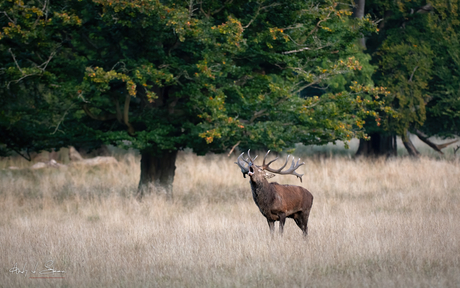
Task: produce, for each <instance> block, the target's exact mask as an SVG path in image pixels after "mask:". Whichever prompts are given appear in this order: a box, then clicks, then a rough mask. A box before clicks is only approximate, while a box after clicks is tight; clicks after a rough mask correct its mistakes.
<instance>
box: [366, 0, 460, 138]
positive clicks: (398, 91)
mask: <svg viewBox="0 0 460 288" xmlns="http://www.w3.org/2000/svg"><path fill="white" fill-rule="evenodd" d="M429 4H430V5H429V6H425V5H427V3H426V1H367V3H366V10H367V11H368V12H369V13H371V14H373V15H375V16H376V17H378V18H383V21H382V22H381V24H380V26H381V27H380V28H381V31H380V33H379V35H375V36H372V37H371V38H370V39H369V41H368V48H369V53H372V55H373V61H371V63H375V64H376V65H377V66H378V68H377V71H376V73H375V75H374V77H373V79H374V81H375V83H376V84H377V85H381V86H384V87H386V88H387V89H388V91H390V92H391V93H389V94H387V97H385V101H386V103H388V104H390V105H391V106H392V107H393V108H394V110H395V112H396V115H395V116H396V117H395V118H394V119H391V121H390V123H389V125H388V126H387V127H388V128H389V129H390V130H391V131H394V132H396V133H397V134H399V135H401V136H403V137H405V136H406V132H407V131H410V130H411V129H415V128H416V129H420V130H423V131H424V132H425V133H426V134H429V135H430V136H431V135H439V136H446V137H449V136H453V135H459V125H460V122H459V120H460V118H459V115H460V114H459V113H460V112H459V111H460V110H459V108H460V102H459V101H460V100H459V99H460V98H459V94H458V91H459V89H458V88H459V86H458V80H457V79H458V77H459V76H460V75H459V74H458V71H459V64H460V62H459V59H460V58H459V57H460V55H459V51H460V50H459V49H458V48H459V46H458V45H459V42H458V36H457V32H456V31H458V28H459V27H458V26H459V20H458V13H459V10H458V9H459V6H458V4H455V1H454V2H452V1H430V3H429Z"/></svg>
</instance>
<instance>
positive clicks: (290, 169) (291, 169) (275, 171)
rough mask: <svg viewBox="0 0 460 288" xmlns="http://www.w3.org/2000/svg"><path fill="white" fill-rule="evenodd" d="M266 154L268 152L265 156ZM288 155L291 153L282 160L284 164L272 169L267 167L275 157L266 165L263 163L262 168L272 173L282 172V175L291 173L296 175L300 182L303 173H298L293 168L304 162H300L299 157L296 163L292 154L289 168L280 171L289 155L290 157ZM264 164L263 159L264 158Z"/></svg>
mask: <svg viewBox="0 0 460 288" xmlns="http://www.w3.org/2000/svg"><path fill="white" fill-rule="evenodd" d="M267 155H268V152H267V154H266V155H265V157H266V156H267ZM290 156H291V155H288V156H287V158H286V162H284V165H283V166H282V167H281V168H279V169H272V168H270V167H269V165H270V164H271V163H272V162H274V161H275V160H276V159H275V160H272V161H270V162H269V163H268V164H267V165H264V166H263V169H264V170H267V171H269V172H272V173H277V174H283V175H286V174H292V175H295V176H297V177H298V178H299V179H300V182H302V176H303V175H304V174H298V173H297V172H295V170H297V168H299V167H300V166H302V165H304V164H305V163H304V162H302V163H300V158H299V160H297V163H296V162H295V158H294V156H293V157H292V163H291V167H290V168H289V169H287V170H285V171H281V170H283V169H284V167H286V165H287V163H288V161H289V157H290ZM277 159H278V158H277ZM264 164H265V159H264Z"/></svg>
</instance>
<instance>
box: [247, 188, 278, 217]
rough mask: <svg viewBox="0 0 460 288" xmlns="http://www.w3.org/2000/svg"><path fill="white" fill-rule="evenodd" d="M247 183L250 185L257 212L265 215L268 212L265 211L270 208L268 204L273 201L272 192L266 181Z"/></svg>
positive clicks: (273, 195)
mask: <svg viewBox="0 0 460 288" xmlns="http://www.w3.org/2000/svg"><path fill="white" fill-rule="evenodd" d="M249 182H250V183H251V189H252V197H253V198H254V202H256V205H257V206H258V207H259V210H260V211H261V212H262V214H264V215H265V213H266V212H268V211H265V210H266V209H268V208H269V207H270V204H271V203H272V202H273V201H274V199H275V194H274V191H273V189H272V187H271V185H270V183H268V181H267V180H266V179H264V180H263V181H261V182H253V181H249Z"/></svg>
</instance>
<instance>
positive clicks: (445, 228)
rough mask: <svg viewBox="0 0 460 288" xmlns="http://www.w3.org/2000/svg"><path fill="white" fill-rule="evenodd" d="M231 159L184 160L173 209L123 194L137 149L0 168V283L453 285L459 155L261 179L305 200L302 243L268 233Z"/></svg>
mask: <svg viewBox="0 0 460 288" xmlns="http://www.w3.org/2000/svg"><path fill="white" fill-rule="evenodd" d="M235 159H236V156H234V157H231V158H227V157H226V156H224V155H208V156H205V157H197V156H194V155H193V154H190V153H185V152H182V153H180V155H179V159H178V163H177V170H176V179H175V182H174V189H175V194H174V200H173V201H172V202H168V201H166V200H164V197H162V196H161V195H160V196H158V195H151V196H147V197H146V198H145V199H144V200H143V201H142V202H140V203H139V202H137V201H136V200H135V199H134V198H133V197H132V194H133V193H134V191H135V190H136V188H137V182H138V179H139V173H140V172H139V158H138V157H137V156H135V155H133V154H127V155H124V156H119V160H120V161H119V164H118V165H112V166H106V167H92V168H88V167H86V168H85V167H78V166H75V167H69V168H68V169H53V168H50V169H42V170H36V171H34V170H28V169H20V170H8V169H3V170H0V244H1V245H0V259H1V270H0V287H459V286H460V162H459V161H458V160H455V159H449V160H443V159H434V158H428V157H425V158H422V159H420V160H410V159H407V158H400V159H392V160H388V161H384V160H376V161H374V162H368V161H364V160H353V159H350V158H349V157H325V158H321V157H308V158H305V159H302V160H304V161H305V163H306V165H304V166H302V167H301V168H299V170H300V172H302V173H305V176H304V177H303V183H302V184H301V183H300V182H299V181H298V180H297V179H296V178H295V177H294V176H277V177H275V178H273V179H271V180H273V181H278V182H280V183H289V184H295V185H303V186H304V187H305V188H307V189H309V190H310V191H311V192H312V194H313V195H314V197H315V200H314V203H313V208H312V212H311V215H310V221H309V236H308V237H307V238H306V239H304V238H303V237H302V233H301V231H300V229H299V228H298V227H297V226H296V225H295V223H294V222H293V221H292V220H291V219H288V220H287V221H286V226H285V233H284V236H282V237H281V236H280V235H278V234H277V233H276V234H275V236H274V237H273V238H272V237H270V233H269V229H268V225H267V223H266V220H265V218H264V217H263V216H262V215H261V214H260V212H259V211H258V209H257V207H256V205H255V204H254V202H253V200H252V196H251V191H250V187H249V183H248V178H246V179H244V178H243V177H242V175H241V172H240V171H239V169H238V167H237V166H236V165H235V164H233V162H234V161H235ZM11 164H12V163H3V164H2V165H3V166H2V168H3V167H7V166H9V165H11ZM13 164H14V163H13ZM273 166H275V165H273ZM275 167H276V166H275ZM276 228H278V222H277V224H276ZM49 260H52V261H53V264H52V266H51V265H50V262H48V266H47V267H45V265H47V264H46V262H47V261H49ZM25 270H27V272H26V271H25ZM43 270H44V271H43ZM53 270H54V272H55V273H51V274H39V271H43V272H53ZM34 271H35V273H33V272H34ZM57 271H65V273H62V272H57ZM44 277H46V278H44ZM47 277H55V278H47Z"/></svg>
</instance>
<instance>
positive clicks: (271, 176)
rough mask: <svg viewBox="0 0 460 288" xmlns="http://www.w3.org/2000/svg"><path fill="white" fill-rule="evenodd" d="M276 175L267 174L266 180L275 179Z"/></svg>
mask: <svg viewBox="0 0 460 288" xmlns="http://www.w3.org/2000/svg"><path fill="white" fill-rule="evenodd" d="M275 176H276V175H275V174H268V173H265V179H270V178H273V177H275Z"/></svg>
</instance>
